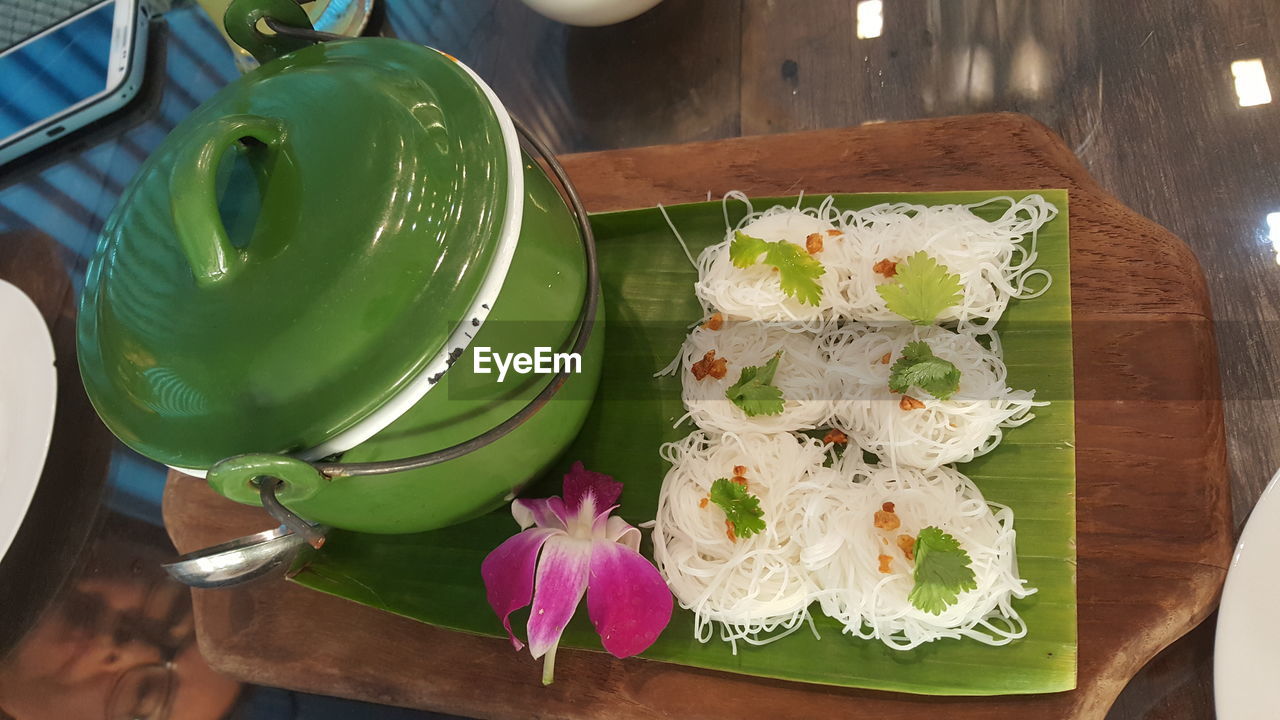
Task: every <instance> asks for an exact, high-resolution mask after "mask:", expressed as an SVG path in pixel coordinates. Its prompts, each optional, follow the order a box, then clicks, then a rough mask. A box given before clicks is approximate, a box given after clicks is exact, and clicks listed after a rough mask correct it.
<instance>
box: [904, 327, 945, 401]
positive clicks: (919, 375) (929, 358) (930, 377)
mask: <svg viewBox="0 0 1280 720" xmlns="http://www.w3.org/2000/svg"><path fill="white" fill-rule="evenodd" d="M913 387H918V388H920V389H921V390H924V391H925V392H927V393H929V394H930V395H932V396H934V397H936V398H938V399H939V400H946V399H948V398H950V397H951V396H952V395H955V393H956V390H959V389H960V368H958V367H956V366H955V364H954V363H952V362H951V361H950V360H944V359H942V358H940V357H938V356H937V355H934V354H933V350H932V349H931V348H930V347H929V344H928V343H926V342H925V341H923V340H916V341H915V342H909V343H907V346H906V347H904V348H903V349H902V357H900V358H898V359H897V360H896V361H894V363H893V367H892V368H890V369H889V389H890V390H892V391H893V392H896V393H905V392H907V391H908V390H910V389H911V388H913Z"/></svg>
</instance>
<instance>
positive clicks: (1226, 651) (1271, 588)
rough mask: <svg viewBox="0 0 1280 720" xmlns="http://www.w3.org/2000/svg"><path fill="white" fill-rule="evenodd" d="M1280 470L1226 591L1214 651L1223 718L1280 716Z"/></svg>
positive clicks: (1253, 518) (1235, 559)
mask: <svg viewBox="0 0 1280 720" xmlns="http://www.w3.org/2000/svg"><path fill="white" fill-rule="evenodd" d="M1277 487H1280V472H1277V473H1276V474H1275V476H1274V477H1272V478H1271V482H1270V483H1269V484H1268V485H1267V489H1266V490H1263V491H1262V497H1261V498H1259V499H1258V504H1257V505H1256V506H1254V508H1253V513H1252V514H1251V515H1250V516H1249V523H1248V524H1247V525H1246V526H1245V528H1244V534H1242V535H1241V536H1240V543H1239V544H1238V545H1236V552H1235V555H1233V556H1232V558H1231V569H1230V571H1229V572H1228V573H1227V584H1226V586H1225V587H1223V589H1222V605H1221V606H1220V607H1219V608H1218V629H1217V634H1216V636H1215V641H1214V651H1213V686H1214V688H1213V693H1214V698H1215V700H1214V702H1215V704H1216V705H1217V710H1218V717H1219V718H1221V720H1253V718H1266V719H1267V720H1272V719H1273V718H1276V717H1280V679H1277V678H1278V675H1277V670H1280V660H1277V655H1276V652H1277V648H1280V609H1277V607H1276V599H1277V597H1280V565H1277V563H1276V553H1277V550H1278V549H1280V498H1278V497H1277V496H1280V490H1278V489H1277Z"/></svg>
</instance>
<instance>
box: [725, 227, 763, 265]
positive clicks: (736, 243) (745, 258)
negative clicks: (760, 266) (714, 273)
mask: <svg viewBox="0 0 1280 720" xmlns="http://www.w3.org/2000/svg"><path fill="white" fill-rule="evenodd" d="M768 249H769V243H767V242H765V241H764V240H761V239H760V238H758V237H751V236H750V235H748V234H746V233H744V232H742V231H741V230H734V231H733V242H731V243H729V260H731V261H732V262H733V266H734V267H740V268H749V267H751V266H752V265H755V264H756V261H757V260H759V259H760V256H761V255H763V254H764V253H765V252H766V251H767V250H768Z"/></svg>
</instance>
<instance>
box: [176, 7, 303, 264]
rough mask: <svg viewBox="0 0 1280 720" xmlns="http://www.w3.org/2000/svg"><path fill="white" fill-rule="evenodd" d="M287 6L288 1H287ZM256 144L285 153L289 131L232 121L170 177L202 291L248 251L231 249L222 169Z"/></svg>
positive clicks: (218, 126) (207, 129)
mask: <svg viewBox="0 0 1280 720" xmlns="http://www.w3.org/2000/svg"><path fill="white" fill-rule="evenodd" d="M286 1H287V0H286ZM247 139H250V140H254V141H257V142H259V143H262V145H265V146H266V147H267V148H268V150H269V151H270V152H277V153H283V152H284V139H285V131H284V126H283V125H282V124H281V123H280V121H279V120H276V119H274V118H267V117H262V116H260V115H229V116H227V117H223V118H218V119H217V120H214V121H212V122H210V123H207V124H206V125H204V126H203V127H201V128H199V129H198V130H197V131H196V135H195V137H194V138H193V140H192V142H191V143H190V144H189V145H188V146H186V147H185V148H184V149H183V150H182V157H181V158H180V159H179V160H178V162H175V163H174V165H173V170H172V172H171V174H170V175H169V207H170V210H171V211H172V213H173V224H174V229H175V231H176V232H177V235H178V244H179V245H180V246H181V247H182V252H183V253H184V254H185V255H186V256H187V262H188V263H190V265H191V273H192V274H193V275H194V276H195V279H196V284H197V285H199V286H201V287H208V286H210V285H215V284H217V283H219V282H222V281H223V280H226V279H227V278H229V277H231V276H233V275H234V274H235V271H236V270H237V269H238V268H239V267H240V266H241V265H242V264H243V263H244V260H245V253H244V251H242V250H240V249H239V248H236V247H235V246H234V245H232V244H231V240H230V239H229V238H228V237H227V230H226V228H225V227H223V224H222V216H221V215H220V214H219V212H218V186H217V177H218V165H219V164H220V163H221V162H222V156H223V155H224V154H225V153H226V151H227V149H228V148H230V147H231V146H232V145H234V144H235V143H237V142H242V141H244V140H247Z"/></svg>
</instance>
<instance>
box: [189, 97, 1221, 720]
mask: <svg viewBox="0 0 1280 720" xmlns="http://www.w3.org/2000/svg"><path fill="white" fill-rule="evenodd" d="M563 160H564V164H565V166H566V168H567V169H568V170H569V172H570V174H571V175H572V176H573V178H574V180H575V182H576V183H577V185H578V186H579V188H580V190H581V192H582V194H583V196H584V200H585V202H586V204H587V206H588V208H589V209H591V210H594V211H603V210H616V209H623V208H630V207H643V206H650V205H653V204H655V203H657V202H664V203H678V202H687V201H694V200H703V199H705V198H706V196H707V193H708V192H711V193H713V194H719V193H722V192H724V191H725V190H729V189H739V190H743V191H746V192H747V193H749V194H760V195H765V194H768V195H781V194H788V193H794V192H796V191H798V190H800V189H804V190H805V191H806V192H809V193H822V192H872V191H911V190H977V189H992V188H1035V187H1045V188H1067V189H1068V190H1069V191H1070V193H1071V195H1070V221H1071V242H1072V247H1071V250H1072V297H1073V318H1074V322H1075V324H1076V327H1077V328H1078V330H1077V334H1076V339H1075V349H1074V352H1075V372H1076V392H1077V405H1076V425H1077V427H1076V434H1077V493H1078V517H1079V520H1078V542H1079V547H1078V551H1079V569H1078V582H1079V622H1080V628H1079V629H1080V661H1079V663H1080V664H1079V675H1080V683H1079V689H1078V690H1076V691H1074V692H1069V693H1058V694H1052V695H1039V696H1014V697H1004V698H990V699H944V698H928V697H920V696H910V695H899V694H893V693H879V692H868V691H855V690H845V689H839V688H828V687H821V686H811V685H803V684H797V683H787V682H780V681H769V680H761V679H758V678H750V677H744V676H735V675H729V674H722V673H716V672H711V671H700V670H694V669H688V668H682V667H678V666H670V665H663V664H659V663H652V662H646V661H619V660H616V659H613V658H610V657H608V656H603V655H598V654H590V653H582V652H570V651H565V652H563V653H562V657H560V658H558V659H557V678H558V680H557V682H556V683H555V685H554V686H552V687H551V688H542V687H540V686H539V685H538V683H537V676H538V673H539V668H538V667H537V663H533V662H530V661H529V660H528V658H527V657H525V656H523V655H518V654H516V653H513V652H512V651H511V650H510V646H509V645H508V644H507V643H506V642H505V641H502V640H495V639H490V638H479V637H471V636H466V635H462V634H457V633H449V632H445V631H441V630H437V629H434V628H430V627H426V626H422V625H417V624H415V623H413V622H411V621H408V620H405V619H402V618H397V617H393V616H390V615H386V614H382V613H379V612H377V611H374V610H371V609H368V608H365V607H362V606H359V605H355V604H351V603H347V602H345V601H342V600H338V599H336V598H332V597H328V596H325V595H321V594H318V593H312V592H309V591H306V590H303V589H301V588H298V587H295V586H291V585H288V584H284V583H279V582H274V583H267V584H261V585H256V586H251V587H248V588H244V589H237V590H232V591H219V592H197V593H196V594H195V608H196V617H197V623H198V629H199V634H200V638H201V646H202V649H203V650H204V653H205V655H206V657H207V658H208V660H209V661H210V663H211V664H212V665H213V666H214V667H216V668H218V669H220V670H222V671H224V672H227V673H230V674H232V675H234V676H235V677H238V678H242V679H246V680H251V681H253V682H258V683H265V684H271V685H280V686H284V687H290V688H297V689H303V690H308V691H313V692H323V693H329V694H338V695H343V696H348V697H358V698H362V699H367V700H374V701H377V702H383V703H392V704H399V705H407V706H413V707H422V708H429V709H434V710H440V711H445V712H454V713H459V714H464V715H469V716H476V717H543V718H560V717H564V718H584V717H592V718H651V717H682V718H701V717H705V718H713V717H762V716H770V717H779V718H813V717H824V716H834V717H868V718H884V717H895V718H912V717H930V716H937V715H938V714H939V713H940V712H943V713H945V716H946V717H948V718H978V717H984V718H985V717H1036V718H1053V717H1061V718H1100V717H1102V716H1104V715H1105V714H1106V712H1107V709H1108V707H1109V706H1110V705H1111V703H1112V701H1113V700H1114V698H1115V697H1116V695H1117V693H1119V691H1120V690H1121V688H1122V687H1123V686H1124V685H1125V683H1126V682H1127V681H1128V680H1129V678H1130V677H1132V676H1133V675H1134V673H1135V672H1137V670H1138V669H1139V668H1140V667H1142V665H1143V664H1144V663H1146V662H1147V661H1148V660H1150V659H1151V658H1152V657H1153V656H1155V655H1156V654H1157V653H1158V652H1159V651H1160V650H1161V649H1162V648H1164V647H1165V646H1166V645H1168V644H1169V643H1170V642H1171V641H1173V640H1174V639H1175V638H1178V637H1179V636H1181V635H1183V634H1184V633H1186V632H1187V631H1188V630H1190V629H1191V628H1192V627H1194V626H1195V625H1196V624H1197V623H1199V622H1200V621H1201V620H1203V619H1204V618H1205V616H1206V615H1207V614H1208V613H1209V612H1210V611H1211V610H1212V608H1213V607H1214V605H1215V603H1216V599H1217V594H1218V591H1219V588H1220V586H1221V583H1222V580H1223V578H1224V576H1225V568H1226V564H1227V562H1228V560H1229V557H1230V553H1231V546H1232V539H1231V529H1232V522H1231V504H1230V493H1229V487H1228V483H1227V466H1226V457H1225V455H1226V450H1225V448H1226V445H1225V440H1224V431H1223V421H1222V403H1221V395H1220V390H1219V383H1218V370H1217V360H1216V351H1215V342H1214V334H1213V324H1212V321H1211V319H1210V309H1209V302H1208V296H1207V290H1206V288H1205V283H1204V278H1203V277H1202V275H1201V273H1200V271H1199V268H1198V265H1197V264H1196V261H1195V258H1194V256H1193V255H1192V254H1191V252H1190V251H1189V250H1188V249H1187V247H1186V246H1185V245H1184V244H1183V243H1182V242H1181V241H1179V240H1178V239H1177V238H1176V237H1174V236H1172V235H1171V234H1170V233H1169V232H1168V231H1166V230H1164V229H1162V228H1160V227H1159V226H1157V225H1155V224H1154V223H1152V222H1150V221H1148V220H1146V219H1144V218H1142V217H1140V216H1138V215H1136V214H1135V213H1133V212H1132V211H1130V210H1128V209H1127V208H1125V207H1123V206H1122V205H1120V204H1119V203H1117V202H1116V201H1115V200H1114V199H1112V198H1111V197H1110V196H1109V195H1107V194H1106V193H1105V192H1103V191H1102V190H1101V189H1099V187H1098V186H1097V184H1096V183H1094V182H1093V181H1092V180H1091V179H1090V178H1089V177H1088V175H1087V174H1086V173H1085V171H1084V169H1083V168H1082V167H1081V166H1080V164H1079V163H1078V162H1077V161H1076V160H1075V158H1074V157H1073V155H1072V154H1071V152H1070V150H1069V149H1068V148H1067V147H1066V146H1065V145H1064V144H1063V143H1062V142H1061V140H1059V139H1058V138H1057V137H1056V136H1055V135H1054V134H1053V133H1052V132H1050V131H1049V130H1048V129H1047V128H1045V127H1044V126H1043V125H1041V124H1039V123H1038V122H1035V121H1033V120H1031V119H1029V118H1026V117H1023V116H1019V115H1010V114H997V115H981V116H969V117H957V118H945V119H938V120H926V121H917V122H909V123H893V124H877V125H870V126H864V127H859V128H849V129H843V130H828V131H816V132H812V133H802V134H790V135H775V136H766V137H756V138H742V139H736V140H725V141H716V142H705V143H696V144H688V145H681V146H660V147H650V148H641V149H635V150H623V151H611V152H602V153H588V154H581V155H572V156H567V157H565V158H563ZM1121 274H1122V275H1123V276H1124V278H1125V282H1123V283H1121V282H1116V277H1117V275H1121ZM165 516H166V519H167V523H168V526H169V529H170V533H171V536H172V537H173V540H174V542H175V544H176V545H177V546H178V548H179V549H181V550H184V551H186V550H191V549H194V548H196V547H199V546H204V545H208V544H211V543H214V542H218V541H221V540H225V539H227V538H228V537H229V536H231V535H235V534H240V533H243V532H249V531H253V530H257V529H262V527H264V526H265V525H267V524H268V523H267V521H266V520H264V518H263V516H262V515H261V514H260V512H259V511H255V510H253V509H251V508H246V507H241V506H237V505H234V504H232V503H230V502H229V501H225V500H222V499H220V498H218V497H217V496H215V495H214V494H213V493H212V492H211V491H210V490H208V489H207V488H206V487H205V486H204V484H203V483H200V482H198V481H193V480H191V479H189V478H183V477H180V476H174V477H171V478H170V483H169V487H168V488H167V491H166V498H165ZM711 698H714V702H711V701H709V699H711Z"/></svg>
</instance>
